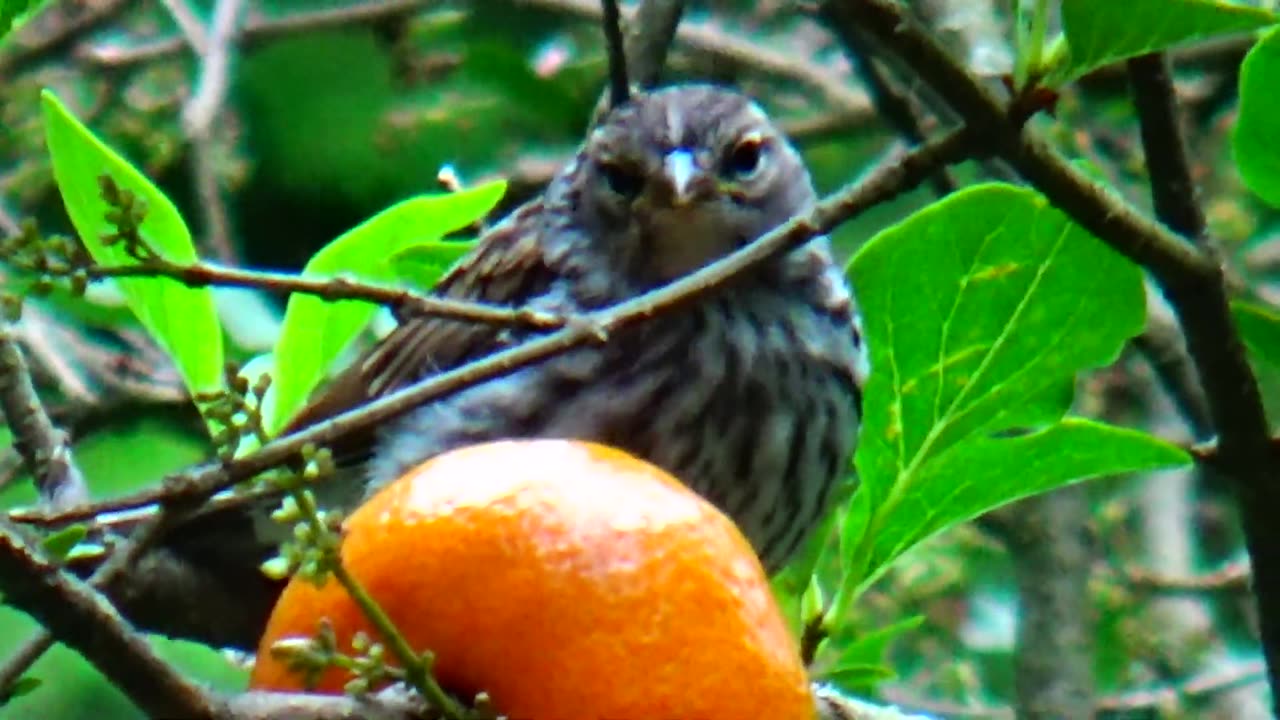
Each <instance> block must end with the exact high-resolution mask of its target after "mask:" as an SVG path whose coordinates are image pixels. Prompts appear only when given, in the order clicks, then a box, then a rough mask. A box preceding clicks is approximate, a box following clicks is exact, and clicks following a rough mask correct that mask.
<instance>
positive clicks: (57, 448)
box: [0, 324, 89, 509]
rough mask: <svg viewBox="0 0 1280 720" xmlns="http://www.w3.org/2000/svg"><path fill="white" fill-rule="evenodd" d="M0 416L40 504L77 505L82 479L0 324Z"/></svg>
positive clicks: (83, 494) (84, 491)
mask: <svg viewBox="0 0 1280 720" xmlns="http://www.w3.org/2000/svg"><path fill="white" fill-rule="evenodd" d="M0 414H3V417H4V419H5V423H6V424H7V425H8V426H9V429H10V431H11V432H12V433H13V441H14V445H15V446H16V447H17V449H18V453H19V454H21V455H22V459H23V460H24V461H25V462H26V464H27V467H28V468H30V469H31V474H32V476H33V477H34V478H35V483H36V489H38V490H39V491H40V497H41V498H42V500H43V502H44V503H45V504H46V505H48V506H49V507H51V508H55V509H56V508H64V507H71V506H75V505H80V504H83V503H84V502H85V501H86V500H88V498H89V491H88V488H86V486H85V482H84V476H83V475H82V474H81V473H80V468H79V467H77V466H76V462H75V458H74V457H72V455H71V445H70V440H69V438H68V437H67V434H66V433H64V432H62V431H61V430H58V429H57V428H56V427H54V426H53V421H51V420H50V419H49V416H48V414H46V413H45V410H44V406H43V405H41V404H40V398H39V397H37V396H36V389H35V386H34V385H33V384H32V382H31V371H30V370H29V369H28V368H27V361H26V359H24V358H23V356H22V349H21V348H20V347H18V342H17V339H16V338H14V336H13V332H12V329H11V328H10V327H9V326H8V325H2V324H0Z"/></svg>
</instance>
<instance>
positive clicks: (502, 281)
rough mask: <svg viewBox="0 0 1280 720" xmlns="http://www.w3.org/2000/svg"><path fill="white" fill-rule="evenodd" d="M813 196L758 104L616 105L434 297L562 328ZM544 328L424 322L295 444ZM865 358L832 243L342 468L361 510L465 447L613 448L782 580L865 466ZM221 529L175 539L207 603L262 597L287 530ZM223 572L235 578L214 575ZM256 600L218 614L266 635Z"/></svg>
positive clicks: (522, 374) (696, 100) (451, 410)
mask: <svg viewBox="0 0 1280 720" xmlns="http://www.w3.org/2000/svg"><path fill="white" fill-rule="evenodd" d="M814 202H815V194H814V190H813V186H812V184H811V182H810V179H809V174H808V172H807V170H806V169H805V166H804V163H803V162H802V160H801V159H800V156H799V155H798V154H797V153H796V151H795V149H794V148H793V147H792V146H791V145H790V144H789V143H788V142H787V140H786V139H785V138H784V137H783V136H782V134H781V133H780V132H779V130H778V128H777V127H776V126H774V124H773V123H772V122H770V120H769V118H768V117H767V116H766V115H765V113H764V112H763V111H762V110H761V109H760V108H759V107H758V106H757V105H756V104H755V103H753V102H751V101H750V100H749V99H747V98H746V97H744V96H742V95H740V94H738V93H736V92H733V91H730V90H726V89H721V88H716V87H711V86H704V85H686V86H677V87H671V88H667V89H662V90H657V91H654V92H651V93H646V94H640V95H636V96H634V97H633V98H632V99H631V100H630V101H629V102H627V103H626V104H624V105H622V106H620V107H617V108H614V109H613V110H611V111H610V112H609V114H608V115H606V116H605V117H604V118H603V119H602V121H601V122H600V123H599V124H598V125H597V126H596V127H595V129H594V130H593V131H592V132H591V134H590V136H589V137H588V138H587V140H586V143H585V144H584V145H583V147H582V148H581V150H580V151H579V152H578V154H577V157H576V158H575V159H574V160H573V162H571V163H570V164H569V165H568V166H567V167H565V168H564V170H563V171H562V172H561V173H560V174H559V176H558V177H557V178H556V179H555V180H554V181H553V182H552V183H551V184H550V185H549V187H548V188H547V190H546V191H545V193H544V194H543V195H542V197H540V198H538V199H536V200H533V201H531V202H530V203H528V204H526V205H524V206H523V207H521V208H519V209H517V210H516V211H515V212H514V213H512V214H511V215H510V216H509V217H507V218H506V219H505V220H503V221H502V222H501V223H500V224H498V225H496V226H494V227H493V228H492V229H491V230H490V231H489V232H488V233H486V234H485V235H484V237H483V238H482V239H481V240H480V242H479V244H478V246H477V247H476V248H475V249H474V250H473V251H472V253H471V254H470V255H469V256H468V257H466V258H464V259H463V260H462V261H461V262H459V263H458V264H457V265H456V266H455V267H454V268H452V269H451V270H450V271H449V273H448V274H446V276H445V277H444V278H443V280H441V282H440V283H439V285H438V286H437V288H436V289H435V292H436V293H437V294H438V295H441V296H444V297H447V298H454V299H463V300H472V301H479V302H484V303H491V304H495V305H505V306H511V307H533V308H538V309H542V310H546V311H552V312H558V313H573V312H575V311H580V310H585V309H593V308H600V307H603V306H608V305H611V304H614V303H617V302H619V301H622V300H625V299H628V298H632V297H635V296H636V295H638V294H640V293H643V292H645V291H647V290H650V289H652V288H654V287H657V286H660V285H663V284H665V283H667V282H670V281H671V280H673V279H675V278H678V277H680V276H682V275H684V274H686V273H689V272H691V271H693V270H696V269H698V268H701V267H703V266H705V265H706V264H707V263H710V262H712V261H714V260H716V259H717V258H720V257H723V256H724V255H726V254H728V253H730V252H732V251H733V250H735V249H737V248H739V247H741V246H743V245H744V244H746V243H749V242H750V241H752V240H754V239H756V238H758V237H759V236H760V235H762V234H763V233H765V232H767V231H769V230H771V229H773V228H774V227H777V226H778V225H780V224H781V223H783V222H785V221H786V220H788V219H789V218H790V217H792V216H793V215H796V214H797V213H799V212H801V211H804V210H806V209H807V208H809V207H811V206H812V205H813V203H814ZM529 332H533V331H516V330H512V329H509V328H507V329H503V328H497V327H494V326H491V325H484V324H476V323H467V322H460V321H454V320H444V319H439V318H430V317H415V318H409V319H406V320H404V321H403V322H402V323H401V324H400V326H399V327H398V328H397V329H396V330H394V331H393V332H392V333H391V334H390V335H389V336H387V337H386V338H385V339H384V340H382V341H381V342H380V343H379V344H377V345H376V346H375V347H373V348H372V349H371V350H370V351H369V352H368V353H367V354H366V355H365V356H364V357H363V358H361V359H360V360H359V361H358V362H356V363H354V364H353V365H352V366H351V367H349V368H347V369H346V370H345V371H344V372H342V373H340V374H339V375H338V376H337V377H336V378H334V379H333V381H332V382H331V383H329V384H328V385H327V386H326V388H325V389H324V390H323V391H322V392H321V394H320V395H318V396H317V397H316V398H314V400H313V402H312V403H311V404H310V405H309V406H308V407H307V408H305V409H304V410H303V412H302V413H300V414H299V416H298V417H297V418H296V419H295V421H294V422H293V424H292V425H291V429H297V428H301V427H305V426H306V425H309V424H312V423H315V422H318V421H320V420H323V419H325V418H328V417H331V416H333V415H335V414H337V413H340V412H343V411H346V410H349V409H352V408H354V407H356V406H358V405H360V404H361V403H364V402H367V401H369V400H371V399H374V398H377V397H380V396H383V395H385V394H387V393H390V392H393V391H395V390H397V389H399V388H401V387H404V386H405V385H406V384H409V383H412V382H414V381H417V380H419V379H422V378H424V377H427V376H429V375H431V374H433V373H437V372H440V371H443V370H448V369H450V368H454V367H457V366H459V365H461V364H463V363H466V362H468V361H471V360H475V359H477V358H481V357H483V356H485V355H487V354H489V353H492V352H494V351H497V350H499V349H502V348H504V347H507V346H509V345H512V344H515V343H519V342H520V341H521V340H522V339H524V338H525V337H527V336H528V333H529ZM861 351H862V348H861V343H860V339H859V336H858V332H857V330H856V326H855V316H854V307H853V302H852V299H851V297H850V292H849V289H848V287H847V286H846V284H845V280H844V277H843V274H842V273H841V272H840V269H839V267H838V266H837V265H836V264H835V263H834V262H833V260H832V257H831V253H830V249H829V247H828V242H827V240H826V239H825V238H817V239H814V240H812V241H810V242H808V243H807V244H805V245H803V246H801V247H799V248H797V249H795V250H792V251H790V252H789V253H786V254H784V255H781V256H779V257H777V258H776V259H775V260H773V261H771V262H769V263H767V264H765V265H763V266H761V267H758V268H756V269H755V270H754V271H752V272H750V273H748V274H745V275H742V276H739V277H737V278H736V279H735V282H732V283H730V284H728V285H727V286H725V287H722V288H720V289H718V290H717V291H715V292H712V293H710V294H708V295H704V296H702V297H701V298H700V299H698V300H696V301H694V302H691V303H688V304H686V305H684V306H681V307H679V308H677V309H675V310H673V311H671V312H664V313H662V314H660V315H657V316H655V317H653V318H651V319H650V320H648V321H646V322H643V323H640V324H637V325H635V326H632V327H629V328H626V329H623V330H621V331H618V332H616V333H614V334H612V335H610V337H609V338H608V340H607V342H605V343H603V344H598V345H591V346H586V347H582V348H579V349H576V350H573V351H571V352H568V353H566V354H563V355H560V356H556V357H554V358H552V359H550V360H548V361H545V362H543V363H541V364H537V365H534V366H530V367H527V368H524V369H520V370H517V371H515V372H512V373H510V374H508V375H506V376H503V377H499V378H496V379H493V380H489V381H487V382H484V383H482V384H479V385H476V386H474V387H472V388H470V389H467V390H465V391H462V392H460V393H457V394H455V395H452V396H450V397H448V398H444V399H441V400H438V401H435V402H431V403H428V404H426V405H424V406H422V407H419V408H416V409H414V410H412V411H410V412H409V413H408V414H406V415H404V416H402V417H401V418H400V419H399V420H397V421H395V422H393V423H391V424H389V425H388V426H385V427H383V428H381V429H379V430H377V431H373V432H369V433H367V434H365V435H357V436H349V437H346V438H344V439H343V441H342V443H340V444H339V445H338V446H336V447H334V448H333V449H334V453H335V457H336V458H337V459H338V461H339V465H340V466H346V467H353V468H354V467H358V468H360V472H359V473H356V474H355V476H356V477H361V478H362V482H355V483H348V484H347V486H348V488H349V489H348V490H347V491H346V492H339V493H338V494H339V495H343V494H345V495H346V496H347V501H354V500H356V499H358V497H359V496H360V495H361V494H364V493H367V492H368V491H369V490H371V489H372V488H375V487H377V486H379V485H381V484H383V483H385V482H388V481H389V480H392V479H394V478H396V477H398V476H399V475H401V474H402V473H403V472H404V471H406V470H407V469H409V468H410V467H412V466H414V465H417V464H418V463H420V462H422V461H423V460H425V459H427V458H429V457H431V456H433V455H435V454H437V453H440V452H443V451H446V450H449V449H452V448H455V447H458V446H461V445H467V444H473V443H477V442H482V441H487V440H494V439H500V438H512V437H559V438H577V439H582V440H593V441H598V442H603V443H607V444H610V445H613V446H616V447H619V448H623V449H625V450H628V451H630V452H631V453H633V454H635V455H637V456H639V457H641V458H644V459H647V460H649V461H650V462H653V463H654V464H656V465H659V466H661V467H662V468H664V469H666V470H667V471H669V472H671V473H672V474H674V475H675V476H676V477H679V478H681V479H682V480H683V481H684V482H686V483H687V484H689V485H690V486H692V487H693V488H694V489H695V490H696V491H697V492H699V493H701V494H702V495H703V496H705V497H706V498H708V499H709V500H710V501H712V502H713V503H715V504H716V505H717V506H719V507H720V508H721V509H722V510H724V511H725V512H726V513H727V514H728V515H729V516H730V517H732V518H733V519H734V520H735V521H736V522H737V523H738V525H739V526H740V527H741V528H742V530H743V533H744V534H745V535H746V537H747V538H748V540H750V541H751V543H752V544H753V545H754V547H755V548H756V550H757V552H758V553H759V554H760V556H761V559H762V560H763V562H764V565H765V566H766V567H767V568H768V569H770V570H776V569H778V568H779V567H781V566H782V565H783V563H785V562H786V561H787V559H788V558H789V557H791V555H792V554H793V553H794V552H795V550H796V548H797V547H798V546H799V545H800V543H801V541H802V540H803V539H804V538H805V537H806V535H807V534H808V532H809V531H810V530H811V529H812V528H813V527H814V526H815V525H816V524H817V522H818V520H819V518H820V517H821V515H822V514H823V512H824V511H825V510H826V508H827V506H828V504H829V501H830V499H831V497H832V490H833V488H834V487H835V485H836V484H837V482H838V481H839V480H840V479H841V478H842V477H845V476H847V475H848V474H849V473H850V472H851V464H850V457H851V455H852V453H853V447H854V441H855V435H856V432H857V429H858V417H859V386H858V378H859V377H860V372H859V368H860V362H861ZM331 482H332V483H341V481H340V480H336V479H335V480H333V481H331ZM259 509H261V508H259ZM216 515H218V514H217V513H215V514H214V515H212V516H206V517H205V518H204V521H205V524H204V525H201V522H200V521H197V522H196V523H194V524H193V525H192V526H190V527H187V528H185V529H179V530H176V531H175V535H176V537H175V538H173V539H174V540H176V541H177V545H178V546H183V547H175V548H174V549H175V550H177V551H178V552H179V554H181V555H183V556H186V557H188V558H191V557H192V553H193V552H194V554H195V555H197V556H199V558H198V561H197V563H196V565H201V566H202V567H204V568H205V569H203V570H197V571H196V575H197V576H203V575H208V574H210V573H212V574H214V575H218V576H219V577H220V578H222V579H219V580H217V581H215V582H212V583H211V584H208V587H213V588H217V589H218V590H217V592H222V591H221V588H222V587H224V586H236V587H240V588H241V589H242V590H241V593H242V594H244V593H247V592H248V587H249V586H250V585H251V584H254V583H256V582H257V581H255V580H253V579H252V577H251V576H249V575H247V574H245V573H246V569H247V568H252V567H254V566H255V563H253V562H247V563H239V564H237V563H234V562H233V561H232V559H231V556H233V555H234V556H237V557H240V556H241V553H244V552H246V550H250V551H252V552H255V553H256V554H257V557H256V558H255V559H256V560H261V559H262V557H263V556H265V555H266V554H268V553H270V552H273V551H274V549H275V543H276V542H278V541H279V539H281V537H280V536H281V534H282V533H283V532H284V529H283V528H282V527H281V526H279V525H276V524H274V523H271V522H270V521H269V520H268V519H266V518H265V513H261V517H257V518H256V519H255V521H254V522H253V523H252V524H253V526H254V528H255V529H254V530H253V531H250V530H249V528H248V527H247V526H246V524H245V521H246V520H248V519H249V518H248V517H247V513H244V512H241V513H240V514H239V515H238V517H239V520H236V521H235V522H234V523H230V526H231V527H237V528H238V530H237V531H233V532H230V533H228V530H229V527H228V525H229V524H228V523H227V522H225V520H226V518H218V517H215V516H216ZM214 528H217V529H218V530H219V532H217V533H216V535H217V537H214V535H215V533H213V532H210V531H211V530H212V529H214ZM271 531H274V532H271ZM228 535H230V537H228ZM273 535H274V537H272V536H273ZM246 542H247V543H248V548H246V545H245V543H246ZM233 546H234V547H235V549H234V550H233V549H232V547H233ZM184 548H185V549H184ZM211 552H212V553H213V555H212V556H211V555H210V553H211ZM215 564H216V565H218V566H219V567H220V568H221V569H220V570H218V571H216V572H215V571H213V570H210V569H209V568H210V566H212V565H215ZM184 572H187V571H184ZM201 574H203V575H201ZM231 576H234V577H235V578H236V579H235V580H227V579H226V578H228V577H231ZM259 579H261V578H259ZM188 584H189V585H191V586H192V587H194V586H195V583H194V582H192V583H188ZM259 584H260V583H259ZM203 594H205V595H209V594H211V592H210V591H205V592H204V593H203ZM268 594H269V593H268ZM155 602H159V603H161V604H162V605H163V604H165V603H169V604H170V605H171V604H172V603H171V602H169V601H165V600H157V601H155ZM248 604H249V602H248V601H241V602H239V603H237V600H236V598H235V597H229V598H226V602H224V603H223V605H225V606H228V607H230V608H231V609H230V610H220V611H218V612H219V613H227V612H238V613H240V614H241V615H243V616H245V617H247V618H248V619H247V620H246V621H245V622H242V623H240V626H241V627H243V626H245V625H250V626H251V625H252V624H253V623H254V622H256V618H258V617H260V616H261V614H262V613H263V612H265V609H263V608H262V605H261V603H260V602H259V603H257V604H255V605H254V607H253V608H249V607H242V606H245V605H248ZM268 607H269V606H268ZM168 630H169V631H173V629H172V628H168ZM178 632H181V633H182V634H186V635H189V636H190V635H197V634H198V635H200V636H202V639H205V640H206V641H213V642H222V643H225V644H235V643H239V642H244V641H245V640H246V637H245V635H244V631H235V633H239V634H233V635H231V636H229V635H226V634H225V633H223V631H222V630H220V629H213V628H205V629H195V630H187V629H186V628H183V629H181V630H179V631H178ZM248 642H252V638H248Z"/></svg>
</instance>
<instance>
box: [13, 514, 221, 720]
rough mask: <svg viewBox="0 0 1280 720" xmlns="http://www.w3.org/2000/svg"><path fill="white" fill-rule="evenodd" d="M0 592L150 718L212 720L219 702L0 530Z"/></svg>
mask: <svg viewBox="0 0 1280 720" xmlns="http://www.w3.org/2000/svg"><path fill="white" fill-rule="evenodd" d="M0 589H2V590H3V591H4V597H5V603H6V604H8V605H12V606H13V607H15V608H17V609H19V610H21V611H23V612H25V613H27V614H28V615H31V616H32V617H33V618H35V619H36V620H38V621H39V622H40V623H41V624H42V625H44V626H45V627H47V628H48V629H49V631H50V632H51V633H52V634H53V635H54V636H55V637H57V638H58V639H60V640H62V641H63V642H65V643H67V644H68V645H69V646H71V647H73V648H75V649H76V650H77V651H79V652H80V654H82V655H83V656H84V657H85V659H87V660H88V661H89V662H90V663H92V664H93V666H94V667H96V668H97V669H98V671H99V672H101V673H102V674H103V675H105V676H106V677H107V678H109V679H110V680H111V681H112V683H114V684H115V685H116V687H119V688H120V689H121V690H122V691H124V693H125V694H127V695H128V696H129V697H130V699H132V700H133V701H134V702H135V703H137V704H138V707H140V708H141V709H142V710H143V711H145V712H146V713H147V714H148V715H150V716H151V717H182V718H193V719H199V718H209V719H211V720H212V719H213V718H218V717H220V716H221V714H222V710H223V708H222V707H221V702H220V701H218V700H217V699H215V698H214V697H212V696H211V695H210V694H209V693H208V692H207V691H206V690H205V689H204V688H202V687H200V686H199V685H197V684H195V683H193V682H191V681H189V680H187V679H186V678H184V677H183V676H182V674H181V673H180V672H178V671H177V670H176V669H174V668H173V667H171V666H170V665H169V664H168V663H167V662H165V661H164V659H162V658H161V657H159V656H158V655H156V653H155V650H154V649H153V648H152V647H151V644H150V643H149V642H148V641H147V639H146V637H144V636H143V635H142V634H140V633H138V632H137V631H136V630H134V629H133V628H132V627H130V626H129V624H128V623H127V622H126V621H125V619H124V618H123V617H121V616H120V613H119V612H117V611H116V609H115V608H114V607H112V605H111V603H110V602H108V601H107V599H106V598H105V597H103V596H102V595H101V594H99V593H98V592H96V591H94V590H93V589H92V588H91V587H89V586H88V585H87V584H86V583H84V582H83V581H81V580H77V579H75V578H73V577H72V576H71V575H70V574H68V573H66V572H65V571H63V570H62V569H61V568H59V567H58V566H57V565H56V564H54V563H53V562H51V561H49V560H47V559H45V558H43V557H41V556H40V555H39V554H37V553H36V552H35V551H33V550H32V549H31V548H30V547H29V546H28V545H27V543H26V542H25V541H24V539H23V538H22V537H21V536H20V535H19V534H18V532H17V530H16V529H15V528H13V527H12V526H10V525H8V524H7V523H0Z"/></svg>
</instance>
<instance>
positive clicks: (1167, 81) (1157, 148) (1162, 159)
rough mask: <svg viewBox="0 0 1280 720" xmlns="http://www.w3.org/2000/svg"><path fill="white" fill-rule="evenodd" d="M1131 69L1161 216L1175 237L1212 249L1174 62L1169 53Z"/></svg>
mask: <svg viewBox="0 0 1280 720" xmlns="http://www.w3.org/2000/svg"><path fill="white" fill-rule="evenodd" d="M1128 70H1129V83H1130V85H1131V86H1132V87H1133V102H1134V107H1135V108H1136V109H1137V110H1138V129H1139V131H1140V132H1141V133H1142V147H1143V150H1144V155H1145V156H1146V160H1147V176H1148V177H1149V178H1150V180H1151V199H1152V201H1153V203H1154V205H1155V210H1156V217H1157V218H1159V219H1160V222H1162V223H1164V224H1165V225H1168V226H1169V228H1170V229H1172V230H1173V231H1174V232H1176V233H1178V234H1179V235H1182V236H1183V237H1185V238H1187V239H1188V240H1191V241H1192V242H1195V243H1197V244H1199V245H1201V247H1204V248H1206V249H1208V248H1209V245H1208V242H1207V240H1208V239H1207V238H1206V237H1205V219H1204V211H1203V210H1201V209H1200V203H1199V201H1198V200H1197V199H1196V186H1195V181H1194V180H1193V179H1192V178H1191V162H1190V160H1189V159H1188V157H1187V144H1186V141H1185V140H1184V139H1183V137H1182V128H1181V126H1180V124H1179V121H1178V112H1177V102H1178V99H1177V95H1176V93H1175V92H1174V89H1173V79H1172V78H1171V77H1170V75H1169V62H1168V59H1167V58H1166V57H1165V55H1164V53H1153V54H1150V55H1143V56H1141V57H1136V58H1133V59H1132V60H1130V61H1129V62H1128Z"/></svg>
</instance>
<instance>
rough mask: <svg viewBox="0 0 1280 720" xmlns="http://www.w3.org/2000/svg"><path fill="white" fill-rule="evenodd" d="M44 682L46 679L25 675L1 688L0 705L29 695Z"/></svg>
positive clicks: (2, 705)
mask: <svg viewBox="0 0 1280 720" xmlns="http://www.w3.org/2000/svg"><path fill="white" fill-rule="evenodd" d="M43 684H44V681H43V680H41V679H40V678H38V677H33V676H31V675H23V676H22V677H20V678H18V679H17V680H15V681H14V683H13V684H12V685H10V686H9V687H7V688H0V707H4V705H5V703H7V702H9V701H10V700H14V699H17V698H20V697H22V696H23V695H29V694H31V693H32V692H34V691H35V690H36V689H37V688H39V687H40V686H41V685H43Z"/></svg>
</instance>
